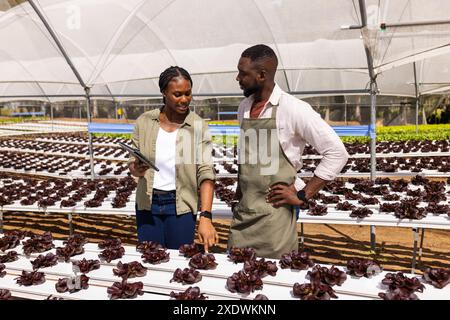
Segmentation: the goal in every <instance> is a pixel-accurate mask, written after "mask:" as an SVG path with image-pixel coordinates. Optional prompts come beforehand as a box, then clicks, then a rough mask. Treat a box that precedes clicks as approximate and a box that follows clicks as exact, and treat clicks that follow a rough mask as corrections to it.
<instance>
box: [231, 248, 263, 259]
mask: <svg viewBox="0 0 450 320" xmlns="http://www.w3.org/2000/svg"><path fill="white" fill-rule="evenodd" d="M228 259H230V260H231V261H233V262H234V263H240V262H245V261H250V260H255V259H256V251H255V249H253V248H249V247H247V248H237V247H231V248H230V250H229V251H228Z"/></svg>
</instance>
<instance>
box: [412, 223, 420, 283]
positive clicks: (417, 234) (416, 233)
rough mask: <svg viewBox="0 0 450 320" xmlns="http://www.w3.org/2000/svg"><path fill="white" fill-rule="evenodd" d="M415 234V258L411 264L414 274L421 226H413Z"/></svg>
mask: <svg viewBox="0 0 450 320" xmlns="http://www.w3.org/2000/svg"><path fill="white" fill-rule="evenodd" d="M412 230H413V236H414V249H413V258H412V265H411V273H412V274H414V272H415V270H416V259H417V242H418V240H419V228H413V229H412Z"/></svg>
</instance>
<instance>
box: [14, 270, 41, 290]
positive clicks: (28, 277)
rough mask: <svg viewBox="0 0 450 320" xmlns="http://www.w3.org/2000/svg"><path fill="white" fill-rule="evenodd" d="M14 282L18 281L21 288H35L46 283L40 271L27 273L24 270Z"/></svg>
mask: <svg viewBox="0 0 450 320" xmlns="http://www.w3.org/2000/svg"><path fill="white" fill-rule="evenodd" d="M14 280H16V282H17V284H19V285H21V286H34V285H38V284H42V283H44V282H45V275H44V273H43V272H38V271H32V272H27V271H25V270H23V271H22V275H21V276H19V277H17V278H15V279H14Z"/></svg>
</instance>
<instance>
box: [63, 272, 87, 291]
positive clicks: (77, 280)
mask: <svg viewBox="0 0 450 320" xmlns="http://www.w3.org/2000/svg"><path fill="white" fill-rule="evenodd" d="M88 282H89V277H88V276H86V275H84V274H82V275H80V276H76V277H70V278H61V279H59V280H58V282H57V283H56V284H55V289H56V291H58V292H59V293H63V292H69V293H74V292H77V291H80V290H86V289H87V288H89V283H88Z"/></svg>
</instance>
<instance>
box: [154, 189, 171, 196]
mask: <svg viewBox="0 0 450 320" xmlns="http://www.w3.org/2000/svg"><path fill="white" fill-rule="evenodd" d="M170 193H175V190H170V191H166V190H159V189H153V194H157V195H165V194H170Z"/></svg>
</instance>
